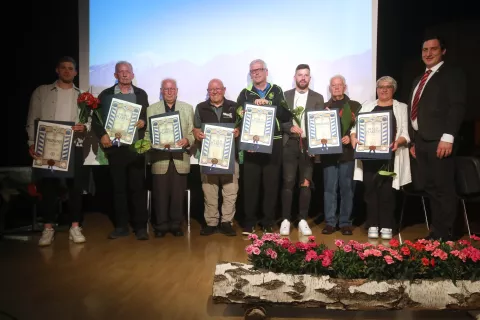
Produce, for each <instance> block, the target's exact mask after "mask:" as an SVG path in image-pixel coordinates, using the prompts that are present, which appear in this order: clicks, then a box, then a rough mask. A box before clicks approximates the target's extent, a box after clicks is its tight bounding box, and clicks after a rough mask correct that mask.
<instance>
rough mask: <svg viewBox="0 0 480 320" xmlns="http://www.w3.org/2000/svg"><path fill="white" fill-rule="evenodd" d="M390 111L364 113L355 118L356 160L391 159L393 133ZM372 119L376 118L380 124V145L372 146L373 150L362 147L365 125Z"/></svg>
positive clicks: (364, 137) (365, 133)
mask: <svg viewBox="0 0 480 320" xmlns="http://www.w3.org/2000/svg"><path fill="white" fill-rule="evenodd" d="M392 115H393V113H392V111H390V110H388V111H372V112H366V113H360V114H359V115H358V116H357V138H358V141H359V144H358V145H357V147H356V148H355V158H356V159H386V160H387V159H391V158H392V149H391V148H390V145H391V144H392V132H394V131H393V130H394V124H393V123H392V122H393V121H392V119H393V116H392ZM373 118H377V119H378V120H375V121H380V122H381V130H382V132H381V145H379V146H373V148H370V147H369V148H366V147H365V146H364V144H365V139H366V135H367V132H366V124H367V123H368V122H370V121H373V120H372V119H373Z"/></svg>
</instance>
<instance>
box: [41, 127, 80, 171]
mask: <svg viewBox="0 0 480 320" xmlns="http://www.w3.org/2000/svg"><path fill="white" fill-rule="evenodd" d="M72 141H73V129H72V126H69V125H68V126H67V125H62V124H57V123H53V122H48V121H39V122H38V127H37V137H36V141H35V153H36V154H37V158H36V159H34V160H33V164H32V167H34V168H40V169H50V170H58V171H68V166H69V162H70V151H71V147H72Z"/></svg>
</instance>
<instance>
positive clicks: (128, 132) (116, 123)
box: [105, 98, 142, 144]
mask: <svg viewBox="0 0 480 320" xmlns="http://www.w3.org/2000/svg"><path fill="white" fill-rule="evenodd" d="M141 111H142V106H141V105H139V104H136V103H132V102H128V101H124V100H120V99H117V98H113V99H112V103H111V104H110V109H109V111H108V116H107V121H105V130H106V131H107V134H108V136H109V137H110V139H112V140H113V139H115V134H116V133H119V134H120V135H121V138H120V142H121V143H125V144H132V142H133V138H134V136H135V132H136V130H137V127H136V126H135V124H136V123H137V122H138V119H139V117H140V112H141Z"/></svg>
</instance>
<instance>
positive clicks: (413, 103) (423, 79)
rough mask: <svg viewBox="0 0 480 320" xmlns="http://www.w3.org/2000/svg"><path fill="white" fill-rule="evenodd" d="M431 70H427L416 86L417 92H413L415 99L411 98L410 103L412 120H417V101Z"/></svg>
mask: <svg viewBox="0 0 480 320" xmlns="http://www.w3.org/2000/svg"><path fill="white" fill-rule="evenodd" d="M431 72H432V70H430V69H428V70H427V71H426V72H425V73H424V74H423V77H422V79H421V80H420V84H419V85H418V89H417V92H415V98H413V102H412V113H411V118H412V120H415V119H417V114H418V107H417V106H418V101H419V100H420V95H421V94H422V89H423V87H424V86H425V82H427V79H428V76H429V75H430V73H431Z"/></svg>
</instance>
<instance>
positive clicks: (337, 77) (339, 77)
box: [329, 74, 347, 85]
mask: <svg viewBox="0 0 480 320" xmlns="http://www.w3.org/2000/svg"><path fill="white" fill-rule="evenodd" d="M333 79H340V80H342V82H343V85H346V84H347V81H346V80H345V77H344V76H342V75H341V74H336V75H334V76H333V77H331V78H330V82H329V83H330V84H331V83H332V81H333Z"/></svg>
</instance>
